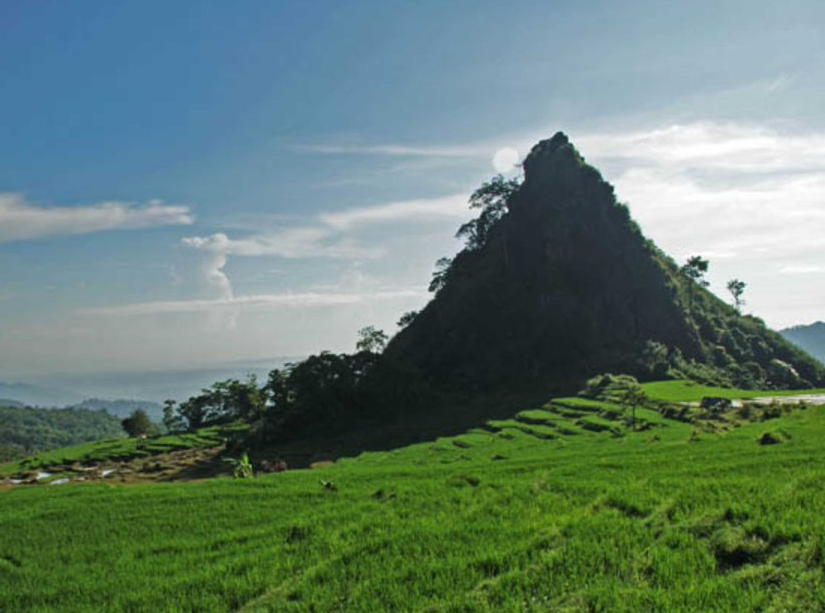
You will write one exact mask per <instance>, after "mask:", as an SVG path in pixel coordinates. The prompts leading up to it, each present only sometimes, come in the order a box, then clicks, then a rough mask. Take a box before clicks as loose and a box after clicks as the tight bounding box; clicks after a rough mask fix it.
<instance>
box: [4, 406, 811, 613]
mask: <svg viewBox="0 0 825 613" xmlns="http://www.w3.org/2000/svg"><path fill="white" fill-rule="evenodd" d="M574 408H575V409H577V410H579V411H580V412H581V414H579V415H573V414H572V413H570V411H572V410H574ZM614 408H615V407H614V406H613V405H610V404H609V403H601V405H600V403H593V402H592V401H590V402H588V401H580V400H577V399H563V400H560V401H557V403H548V404H547V405H545V406H544V407H541V408H537V409H534V410H529V411H522V412H521V413H519V414H518V415H515V416H514V417H513V419H511V420H499V421H498V422H496V423H490V424H488V425H487V426H486V427H485V428H478V429H475V430H472V431H470V432H468V433H466V434H464V435H461V436H458V437H449V438H441V439H438V440H435V441H431V442H428V443H422V444H417V445H412V446H409V447H404V448H400V449H397V450H394V451H390V452H381V453H366V454H362V455H361V456H359V457H357V458H351V459H343V460H339V461H338V462H337V463H336V464H335V465H333V466H330V467H327V468H323V469H316V470H300V471H289V472H286V473H281V474H274V475H268V476H261V477H258V478H256V479H254V480H251V481H242V480H238V481H235V480H231V479H215V480H210V481H202V482H192V483H181V484H151V485H108V484H106V485H103V484H77V485H63V486H59V487H50V486H46V485H36V486H27V487H17V488H12V489H9V490H7V491H3V492H0V603H2V606H0V608H2V610H3V611H10V612H15V613H18V612H19V613H23V612H34V611H37V612H44V613H45V612H46V611H49V612H61V611H65V612H72V613H76V612H87V611H112V612H115V611H124V612H125V611H128V612H132V613H134V612H142V611H146V612H153V613H155V612H170V613H171V612H178V613H181V612H184V611H185V612H195V611H197V612H198V613H205V612H229V611H237V612H246V613H250V612H263V611H272V612H282V611H283V612H291V611H295V612H327V611H342V612H343V611H346V612H363V613H367V612H369V613H373V612H383V611H411V612H417V613H425V612H426V613H447V612H450V613H459V612H461V613H466V612H473V611H477V612H482V611H483V612H494V611H495V612H511V613H515V612H524V611H567V612H579V611H581V612H584V611H628V612H630V611H634V612H636V611H742V612H745V611H748V612H750V611H766V612H776V613H779V612H780V611H800V612H801V611H805V612H808V611H818V610H823V608H825V577H824V576H823V565H824V564H825V516H823V513H822V511H823V509H825V490H823V488H822V487H821V484H822V482H823V479H824V478H825V457H823V454H822V440H823V436H825V408H813V407H812V408H807V409H798V410H795V411H793V412H792V413H791V414H789V415H787V416H784V417H781V418H779V419H774V420H770V421H766V422H759V423H753V424H749V425H745V426H743V427H740V428H737V429H735V430H733V431H731V432H729V433H726V434H724V435H713V434H707V433H702V434H699V435H697V433H696V431H695V430H694V429H693V428H692V426H691V425H689V424H684V423H681V422H676V421H670V420H665V419H663V418H661V417H660V416H659V415H658V414H657V413H656V412H654V411H647V410H641V411H640V414H641V413H643V414H641V415H640V417H641V418H643V419H646V420H648V421H649V422H650V426H649V427H648V429H646V430H644V431H639V432H631V431H629V430H628V429H627V427H626V424H624V422H623V421H621V419H617V418H615V416H614V417H612V418H611V415H612V413H613V409H614ZM565 411H567V413H565ZM589 422H592V423H602V424H603V425H605V426H606V428H605V429H603V430H600V429H588V428H586V427H584V426H586V425H587V424H588V423H589ZM765 432H771V433H779V434H781V436H780V437H779V438H781V439H782V440H785V441H786V442H784V443H782V444H777V445H760V444H758V442H757V441H758V440H759V439H760V438H761V437H762V435H763V434H764V433H765Z"/></svg>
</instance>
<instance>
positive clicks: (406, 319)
mask: <svg viewBox="0 0 825 613" xmlns="http://www.w3.org/2000/svg"><path fill="white" fill-rule="evenodd" d="M416 315H418V311H407V312H406V313H404V314H403V315H402V316H401V317H399V318H398V324H397V326H398V327H399V328H406V327H407V326H409V325H410V324H411V323H412V322H413V320H414V319H415V316H416Z"/></svg>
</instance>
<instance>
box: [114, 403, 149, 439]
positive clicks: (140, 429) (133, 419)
mask: <svg viewBox="0 0 825 613" xmlns="http://www.w3.org/2000/svg"><path fill="white" fill-rule="evenodd" d="M120 425H121V426H123V429H124V430H125V431H126V434H128V435H129V436H131V437H145V436H155V435H156V434H158V429H157V426H155V424H153V423H152V420H150V419H149V416H148V415H147V414H146V411H144V410H143V409H135V410H134V411H132V414H131V415H129V417H127V418H125V419H123V420H122V421H121V422H120Z"/></svg>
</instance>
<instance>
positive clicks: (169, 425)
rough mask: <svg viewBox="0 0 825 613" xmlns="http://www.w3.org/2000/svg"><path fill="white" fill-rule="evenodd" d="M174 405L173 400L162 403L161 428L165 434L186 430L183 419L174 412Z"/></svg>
mask: <svg viewBox="0 0 825 613" xmlns="http://www.w3.org/2000/svg"><path fill="white" fill-rule="evenodd" d="M176 405H177V403H176V402H175V401H174V400H166V401H164V403H163V426H164V427H165V428H166V431H167V432H180V431H181V430H185V429H186V424H185V423H184V421H183V418H182V417H181V416H180V414H178V413H177V411H176V408H175V407H176Z"/></svg>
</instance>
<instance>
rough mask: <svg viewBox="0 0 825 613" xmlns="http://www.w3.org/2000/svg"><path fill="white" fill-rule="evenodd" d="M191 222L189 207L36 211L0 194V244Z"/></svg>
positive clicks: (111, 205)
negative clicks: (44, 237) (45, 237)
mask: <svg viewBox="0 0 825 613" xmlns="http://www.w3.org/2000/svg"><path fill="white" fill-rule="evenodd" d="M192 221H193V218H192V215H191V213H190V210H189V207H187V206H180V205H174V206H173V205H165V204H163V203H162V202H161V201H160V200H152V201H150V202H148V203H147V204H144V205H134V204H129V203H125V202H101V203H97V204H91V205H87V206H77V207H40V206H35V205H33V204H31V203H29V202H27V201H26V200H25V199H24V198H23V197H22V196H20V195H18V194H3V193H0V243H7V242H12V241H20V240H27V239H33V238H40V237H43V236H55V235H73V234H88V233H91V232H101V231H104V230H125V229H138V228H151V227H157V226H169V225H188V224H191V223H192Z"/></svg>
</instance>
